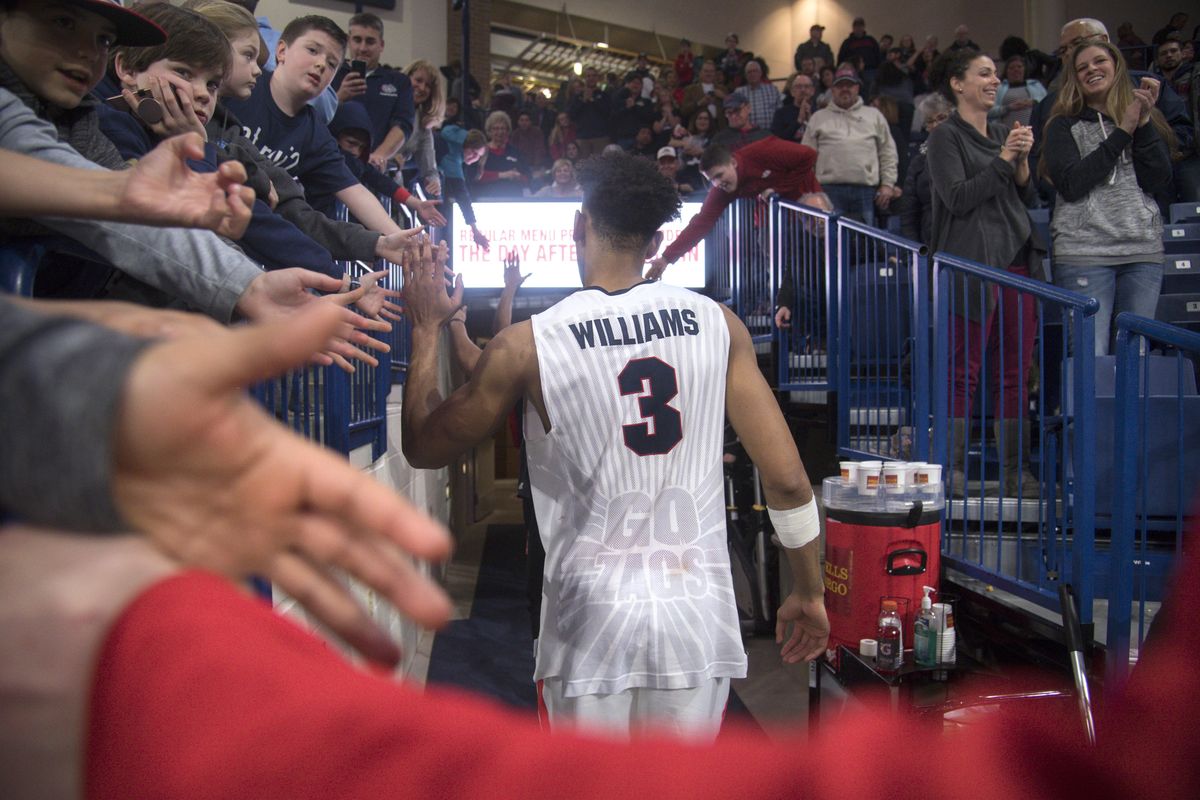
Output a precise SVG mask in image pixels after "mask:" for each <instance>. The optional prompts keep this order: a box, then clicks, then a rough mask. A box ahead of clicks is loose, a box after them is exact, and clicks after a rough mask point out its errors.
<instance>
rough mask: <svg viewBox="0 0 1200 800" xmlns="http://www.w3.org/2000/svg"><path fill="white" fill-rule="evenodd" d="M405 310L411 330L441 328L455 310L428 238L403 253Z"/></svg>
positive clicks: (440, 266)
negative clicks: (412, 328) (410, 322)
mask: <svg viewBox="0 0 1200 800" xmlns="http://www.w3.org/2000/svg"><path fill="white" fill-rule="evenodd" d="M401 264H402V266H403V268H404V308H405V313H407V314H408V318H409V319H410V320H411V321H412V324H413V327H421V328H429V327H433V328H440V327H441V326H442V325H445V324H446V323H447V322H449V321H450V317H452V316H453V315H454V312H455V310H456V308H455V304H454V302H453V301H452V300H451V299H450V295H449V294H447V293H446V273H445V267H444V265H439V264H438V263H437V260H436V258H435V256H434V248H433V245H432V243H431V242H430V241H429V239H427V238H422V239H421V240H420V241H419V242H418V243H417V244H416V246H415V247H410V248H408V249H407V250H405V252H404V257H403V259H402V260H401Z"/></svg>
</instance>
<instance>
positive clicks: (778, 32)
mask: <svg viewBox="0 0 1200 800" xmlns="http://www.w3.org/2000/svg"><path fill="white" fill-rule="evenodd" d="M522 1H523V2H526V3H528V4H529V5H533V6H538V7H541V8H548V9H551V10H554V11H558V10H561V9H562V8H563V6H564V2H563V0H522ZM448 5H449V3H448V0H397V2H396V10H395V11H392V12H379V13H380V16H381V17H383V19H384V25H385V33H386V37H385V38H386V42H387V50H386V51H385V58H386V59H387V60H388V62H389V63H391V64H401V65H403V64H407V63H408V62H409V61H411V60H412V59H414V58H418V57H420V58H428V59H430V60H432V61H434V62H436V63H439V64H440V63H444V61H445V59H446V42H447V36H448V35H453V34H454V32H453V31H449V30H448V26H447V18H448V16H449V15H448V13H447V9H448ZM565 6H566V10H567V12H568V13H571V14H578V15H580V16H584V17H590V18H592V19H600V20H611V21H613V22H618V21H619V22H620V24H622V25H628V26H631V27H637V28H642V29H645V30H650V31H656V32H658V33H659V34H661V35H662V37H663V45H664V47H665V48H666V50H667V53H668V54H673V53H674V45H675V42H676V41H677V40H678V39H679V37H680V36H686V37H688V38H690V39H692V40H694V41H700V42H705V43H707V44H715V45H720V44H721V43H722V42H723V41H724V39H725V34H726V33H728V32H730V31H736V32H737V33H738V35H739V36H740V37H741V42H742V46H743V47H744V48H747V49H750V50H754V51H755V52H756V53H759V54H761V55H763V56H764V57H766V59H767V62H768V64H769V65H770V67H771V73H772V75H775V76H782V75H784V74H786V73H787V72H789V71H790V70H791V63H792V59H791V57H792V52H793V51H794V50H795V49H796V45H797V44H799V43H800V42H802V41H804V40H805V39H807V38H808V28H809V26H810V25H812V24H813V23H820V24H822V25H825V26H826V27H827V28H828V30H826V31H825V41H827V42H829V43H830V46H831V47H832V48H833V49H834V51H835V52H836V50H837V48H838V45H839V44H840V43H841V41H842V39H844V38H845V37H846V35H847V34H848V33H849V32H850V22H851V20H852V19H853V18H854V17H855V16H859V15H861V16H863V17H865V18H866V21H867V30H868V32H870V33H871V34H873V35H874V36H876V37H878V36H880V35H882V34H884V33H891V34H892V35H893V36H896V37H899V36H900V35H901V34H904V33H911V34H912V35H913V37H914V38H915V39H916V40H917V44H918V46H920V43H921V41H922V40H923V39H924V38H925V36H927V35H929V34H931V33H932V34H936V35H937V36H938V38H939V40H940V41H941V43H942V45H943V46H944V45H945V44H946V43H948V42H949V41H950V40H951V39H952V38H953V34H954V28H955V27H956V26H957V25H959V24H960V23H966V24H967V25H968V26H969V27H970V28H971V36H972V38H973V39H974V40H975V41H976V42H978V43H979V44H980V45H981V46H983V47H984V48H985V49H986V50H988V51H991V52H995V51H996V50H998V49H999V46H1000V42H1001V40H1002V39H1003V38H1004V37H1005V36H1008V35H1010V34H1016V35H1019V36H1022V37H1024V38H1025V39H1026V40H1027V41H1029V43H1030V44H1031V45H1034V46H1035V47H1039V48H1041V49H1043V50H1046V51H1051V50H1053V49H1054V48H1055V47H1057V46H1058V29H1059V28H1060V27H1061V26H1062V24H1063V23H1064V22H1066V21H1067V20H1069V19H1073V18H1075V17H1081V16H1092V17H1096V18H1098V19H1100V20H1101V21H1103V22H1104V23H1105V24H1106V25H1108V26H1109V30H1110V31H1111V32H1112V33H1113V35H1114V36H1115V35H1116V29H1117V26H1118V25H1119V24H1120V23H1121V22H1124V21H1126V20H1130V21H1132V22H1133V23H1134V28H1135V30H1137V32H1138V33H1139V34H1140V35H1141V37H1142V38H1143V39H1145V40H1146V41H1149V40H1150V37H1151V35H1153V33H1154V31H1156V30H1158V29H1159V28H1160V27H1162V26H1163V25H1164V24H1166V21H1167V20H1168V19H1169V18H1170V16H1171V14H1172V13H1174V12H1175V11H1179V10H1185V11H1186V10H1187V8H1188V4H1187V3H1180V2H1179V0H1147V1H1146V2H1141V3H1138V4H1137V6H1136V7H1133V6H1131V4H1130V3H1129V2H1128V0H1024V2H1013V3H977V2H971V1H970V0H932V2H920V3H896V2H895V1H894V0H842V2H835V0H790V2H789V0H782V1H781V0H742V1H741V2H740V3H738V5H737V12H736V13H731V11H730V6H729V3H728V2H727V0H656V2H653V3H646V2H644V1H643V0H566V3H565ZM351 11H352V6H351V5H350V4H348V3H343V2H333V0H260V2H259V4H258V13H259V14H266V15H267V16H269V17H270V18H271V20H272V22H274V23H275V24H276V26H277V27H280V28H282V27H283V25H284V24H286V22H287V20H289V19H291V18H293V17H295V16H298V15H300V14H325V15H327V16H329V17H331V18H333V19H334V20H335V21H337V22H338V23H339V24H343V25H344V24H345V23H346V21H347V20H348V19H349V18H350V14H351ZM1196 24H1200V12H1198V13H1193V14H1192V19H1191V22H1190V25H1189V29H1188V32H1189V33H1190V32H1191V27H1192V26H1194V25H1196Z"/></svg>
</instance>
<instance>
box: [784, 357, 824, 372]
mask: <svg viewBox="0 0 1200 800" xmlns="http://www.w3.org/2000/svg"><path fill="white" fill-rule="evenodd" d="M788 366H789V367H791V368H792V369H825V368H826V367H827V366H829V356H827V355H826V354H825V353H791V354H789V355H788Z"/></svg>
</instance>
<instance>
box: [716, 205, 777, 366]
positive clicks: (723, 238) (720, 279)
mask: <svg viewBox="0 0 1200 800" xmlns="http://www.w3.org/2000/svg"><path fill="white" fill-rule="evenodd" d="M773 222H774V214H773V213H772V211H771V207H770V204H769V203H768V202H767V201H766V200H762V199H759V198H756V197H755V198H740V199H738V200H734V201H733V202H732V203H730V204H729V207H728V208H726V209H725V213H724V214H722V215H721V219H720V221H719V222H718V223H717V224H716V225H715V226H714V227H713V230H712V231H711V232H710V233H709V234H708V239H707V244H706V245H705V251H706V252H710V253H713V256H712V265H713V268H712V272H711V273H710V278H711V281H712V287H711V288H712V290H713V296H714V297H715V298H716V299H717V300H718V301H721V302H725V301H726V300H728V302H729V304H730V307H731V308H732V309H733V311H734V313H735V314H737V315H738V318H739V319H741V320H742V322H744V323H746V327H747V328H748V329H749V331H750V337H751V339H753V340H754V341H755V342H769V341H771V340H772V338H773V337H774V335H775V334H774V328H775V320H774V308H775V305H774V295H773V293H772V292H773V289H774V287H773V286H772V278H771V276H772V272H773V270H772V265H773V263H774V261H773V258H772V256H773V250H774V235H773V233H772V227H773Z"/></svg>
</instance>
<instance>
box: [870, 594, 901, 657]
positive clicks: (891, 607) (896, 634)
mask: <svg viewBox="0 0 1200 800" xmlns="http://www.w3.org/2000/svg"><path fill="white" fill-rule="evenodd" d="M875 638H876V640H877V641H878V642H879V655H878V656H877V657H876V660H875V666H876V669H878V670H879V671H880V672H897V671H899V669H900V667H902V666H903V665H904V630H903V627H902V624H901V622H900V615H899V614H897V613H896V601H895V600H884V601H883V611H882V612H881V613H880V615H879V630H878V632H877V633H876V635H875Z"/></svg>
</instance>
